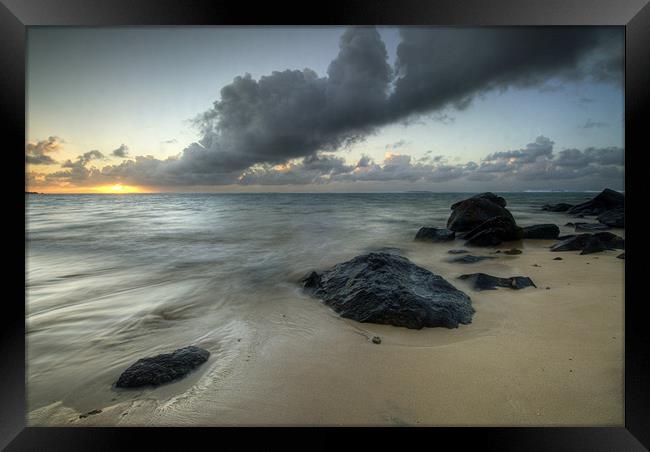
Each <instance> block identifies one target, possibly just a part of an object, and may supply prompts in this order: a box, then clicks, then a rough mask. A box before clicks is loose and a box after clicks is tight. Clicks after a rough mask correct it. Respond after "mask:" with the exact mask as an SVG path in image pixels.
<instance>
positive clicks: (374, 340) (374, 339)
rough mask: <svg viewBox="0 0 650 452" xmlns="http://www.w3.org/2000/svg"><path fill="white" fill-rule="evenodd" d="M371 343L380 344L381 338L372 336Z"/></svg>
mask: <svg viewBox="0 0 650 452" xmlns="http://www.w3.org/2000/svg"><path fill="white" fill-rule="evenodd" d="M372 343H373V344H381V338H380V337H379V336H374V337H373V338H372Z"/></svg>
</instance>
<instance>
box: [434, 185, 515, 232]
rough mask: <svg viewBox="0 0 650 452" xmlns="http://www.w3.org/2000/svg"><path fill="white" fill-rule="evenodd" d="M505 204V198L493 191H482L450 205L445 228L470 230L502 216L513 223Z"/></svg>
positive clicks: (458, 230)
mask: <svg viewBox="0 0 650 452" xmlns="http://www.w3.org/2000/svg"><path fill="white" fill-rule="evenodd" d="M505 205H506V201H505V199H503V198H501V197H500V196H496V195H495V194H493V193H482V194H480V195H476V196H472V197H471V198H468V199H465V200H464V201H460V202H457V203H455V204H453V205H452V206H451V209H452V212H451V215H450V216H449V220H447V229H451V230H452V231H456V232H465V231H470V230H471V229H473V228H475V227H477V226H479V225H481V224H482V223H484V222H485V221H486V220H489V219H491V218H495V217H499V218H503V219H504V220H507V221H509V222H511V223H512V224H513V225H514V224H515V219H514V218H513V216H512V214H511V213H510V212H509V211H508V210H507V209H506V208H505Z"/></svg>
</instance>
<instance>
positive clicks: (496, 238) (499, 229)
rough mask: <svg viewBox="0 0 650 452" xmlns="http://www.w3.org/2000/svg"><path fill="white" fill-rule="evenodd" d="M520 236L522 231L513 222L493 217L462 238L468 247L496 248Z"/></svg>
mask: <svg viewBox="0 0 650 452" xmlns="http://www.w3.org/2000/svg"><path fill="white" fill-rule="evenodd" d="M522 236H523V231H522V229H521V228H520V227H519V226H517V225H516V224H515V222H514V220H512V221H510V220H509V219H507V218H504V217H493V218H490V219H489V220H487V221H484V222H483V223H481V224H480V225H478V226H476V227H475V228H473V229H472V230H470V231H468V232H466V233H465V234H463V236H462V238H463V239H465V240H467V241H466V242H465V244H466V245H469V246H496V245H500V244H501V243H502V242H508V241H513V240H519V239H521V238H522Z"/></svg>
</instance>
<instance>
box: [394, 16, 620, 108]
mask: <svg viewBox="0 0 650 452" xmlns="http://www.w3.org/2000/svg"><path fill="white" fill-rule="evenodd" d="M400 34H401V37H402V42H401V43H400V45H399V47H398V48H397V62H396V71H397V73H398V75H399V76H400V78H398V79H397V81H396V83H395V92H394V94H393V95H392V96H391V99H390V104H391V110H392V112H393V114H401V115H404V116H406V115H411V114H417V113H423V112H426V111H429V110H432V109H438V108H440V107H442V106H445V105H453V106H455V107H456V108H457V109H460V110H462V109H463V108H466V107H467V106H468V105H469V103H470V102H471V100H472V98H473V97H474V96H475V95H476V94H478V93H481V92H485V91H487V90H491V89H506V88H509V87H530V86H536V85H543V83H544V82H545V81H546V80H548V79H549V78H551V77H556V78H565V79H580V78H585V77H592V78H595V79H598V80H605V79H609V80H614V79H615V78H616V75H617V74H618V73H619V72H620V70H621V68H622V64H620V65H619V66H616V64H615V61H616V60H617V58H618V59H620V58H622V50H621V49H620V48H619V47H617V46H621V45H622V35H621V31H620V30H618V29H603V28H599V29H596V28H590V29H585V28H565V27H557V28H544V29H540V28H534V27H531V28H473V29H462V30H458V29H450V28H416V27H413V28H410V27H408V28H403V29H402V30H401V32H400Z"/></svg>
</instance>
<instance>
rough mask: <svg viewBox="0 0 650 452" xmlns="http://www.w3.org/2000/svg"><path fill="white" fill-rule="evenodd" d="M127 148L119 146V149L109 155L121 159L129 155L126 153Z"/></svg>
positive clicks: (122, 145) (124, 145)
mask: <svg viewBox="0 0 650 452" xmlns="http://www.w3.org/2000/svg"><path fill="white" fill-rule="evenodd" d="M128 150H129V147H128V146H127V145H126V144H121V145H120V147H119V148H117V149H115V150H114V151H113V152H111V155H112V156H114V157H122V158H125V157H127V156H128V155H129V153H128Z"/></svg>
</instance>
